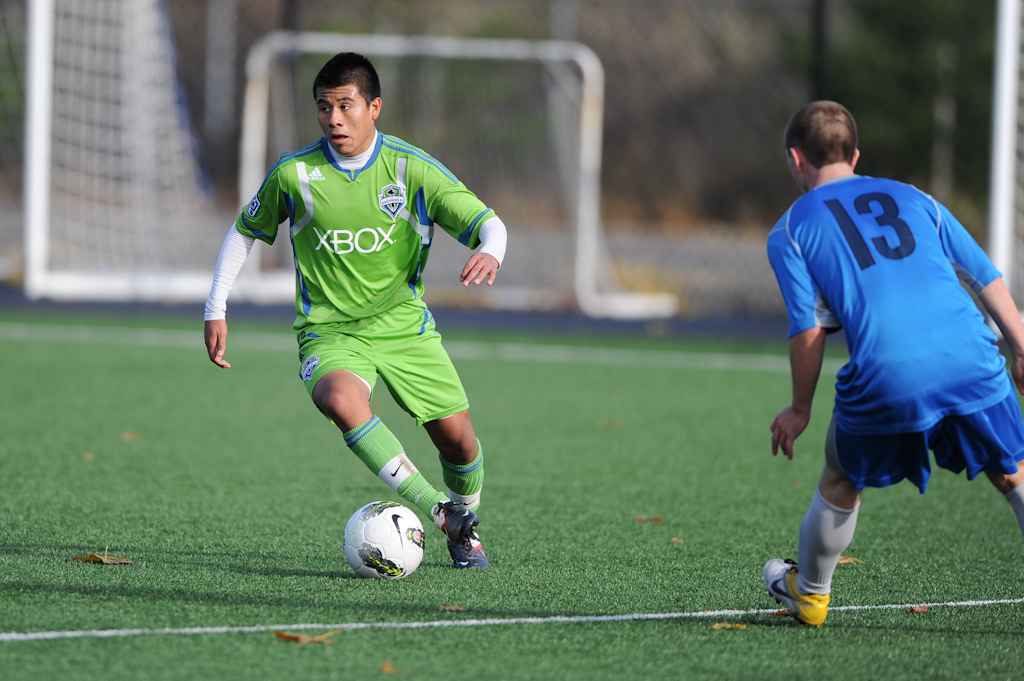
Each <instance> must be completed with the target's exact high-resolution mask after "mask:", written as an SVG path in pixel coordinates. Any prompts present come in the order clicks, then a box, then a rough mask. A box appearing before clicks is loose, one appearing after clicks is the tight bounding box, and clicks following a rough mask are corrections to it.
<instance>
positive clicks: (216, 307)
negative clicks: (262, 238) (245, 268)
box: [203, 225, 256, 321]
mask: <svg viewBox="0 0 1024 681" xmlns="http://www.w3.org/2000/svg"><path fill="white" fill-rule="evenodd" d="M255 242H256V239H254V238H252V237H251V236H245V235H244V234H242V233H241V232H239V231H238V230H237V229H236V228H235V226H234V225H231V229H229V230H228V235H227V236H226V237H224V245H223V246H221V247H220V255H219V256H218V257H217V268H216V269H215V270H214V271H213V286H211V287H210V297H209V298H207V299H206V313H205V314H204V315H203V319H204V320H205V321H210V320H211V319H224V318H225V317H227V313H228V293H230V292H231V285H232V284H234V283H235V277H237V276H238V273H239V272H241V271H242V265H244V264H245V259H246V258H247V257H249V251H251V250H252V245H253V244H254V243H255Z"/></svg>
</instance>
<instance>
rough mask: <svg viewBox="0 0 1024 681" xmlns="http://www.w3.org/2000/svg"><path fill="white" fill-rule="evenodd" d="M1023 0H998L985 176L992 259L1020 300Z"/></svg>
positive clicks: (1023, 290) (1023, 293)
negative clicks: (988, 167) (988, 145)
mask: <svg viewBox="0 0 1024 681" xmlns="http://www.w3.org/2000/svg"><path fill="white" fill-rule="evenodd" d="M1021 21H1022V12H1021V0H998V5H997V12H996V58H995V76H994V87H993V100H992V154H991V166H990V172H989V176H990V180H989V183H990V185H989V206H988V212H989V216H988V224H989V237H988V238H989V243H988V251H989V255H990V257H991V258H992V262H993V264H995V266H996V268H998V269H999V271H1000V272H1002V273H1003V278H1004V280H1005V282H1006V285H1007V287H1008V288H1009V289H1010V292H1011V293H1012V294H1013V296H1014V298H1015V299H1016V300H1017V301H1018V305H1020V304H1021V303H1022V301H1024V128H1022V126H1024V116H1022V110H1024V106H1022V105H1024V102H1022V101H1021V83H1020V81H1021V77H1022V76H1024V70H1022V67H1024V60H1022V49H1021V48H1022V46H1021Z"/></svg>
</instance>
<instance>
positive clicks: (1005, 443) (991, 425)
mask: <svg viewBox="0 0 1024 681" xmlns="http://www.w3.org/2000/svg"><path fill="white" fill-rule="evenodd" d="M929 449H931V450H932V452H933V453H934V455H935V463H936V464H938V465H939V466H940V467H941V468H945V469H946V470H949V471H952V472H953V473H960V471H963V470H966V471H967V479H968V480H973V479H974V478H975V476H977V475H978V474H979V473H981V472H982V471H991V472H993V473H1005V474H1013V473H1016V472H1017V462H1018V461H1024V418H1022V417H1021V410H1020V403H1019V402H1018V401H1017V395H1016V392H1015V391H1013V390H1011V391H1010V393H1009V395H1008V396H1007V397H1006V399H1004V400H1002V401H1000V402H997V403H996V404H994V405H992V406H991V407H988V408H987V409H982V410H981V411H978V412H975V413H973V414H967V415H963V416H947V417H945V418H944V419H942V420H941V421H939V422H938V423H937V424H935V425H934V426H932V427H931V428H929V429H928V430H926V431H924V432H918V433H896V434H889V435H857V434H853V433H847V432H845V431H844V430H843V429H842V428H841V427H839V426H838V425H837V424H836V421H835V416H834V415H833V417H832V423H831V424H830V425H829V429H828V437H827V438H826V441H825V463H826V465H827V466H829V467H830V468H832V469H834V470H838V471H841V472H842V473H845V474H846V476H847V477H848V478H849V479H850V481H851V482H852V483H853V486H854V487H856V488H857V489H863V488H864V487H888V486H889V485H894V484H896V483H897V482H899V481H901V480H903V479H904V478H906V479H908V480H910V481H911V482H912V483H914V485H916V486H917V488H918V489H919V490H921V494H924V491H925V488H926V487H927V486H928V477H929V476H930V475H931V465H930V461H929V459H928V450H929Z"/></svg>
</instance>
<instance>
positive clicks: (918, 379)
mask: <svg viewBox="0 0 1024 681" xmlns="http://www.w3.org/2000/svg"><path fill="white" fill-rule="evenodd" d="M768 258H769V260H770V261H771V264H772V268H773V269H774V270H775V276H776V278H777V279H778V282H779V287H780V288H781V289H782V296H783V298H784V299H785V301H786V309H787V311H788V313H789V335H790V336H793V335H795V334H797V333H800V332H801V331H805V330H807V329H809V328H812V327H816V326H820V327H826V328H828V327H839V326H842V328H843V329H844V332H845V334H846V342H847V345H848V347H849V350H850V361H849V363H848V364H846V365H845V366H844V367H843V368H842V369H840V371H839V374H838V376H837V378H836V422H837V424H838V425H839V426H840V427H842V429H843V430H845V431H846V432H849V433H864V434H870V433H875V434H882V433H903V432H916V431H924V430H926V429H927V428H930V427H931V426H933V425H934V424H936V423H938V422H939V421H940V420H941V419H942V418H943V417H945V416H947V415H951V414H971V413H974V412H976V411H979V410H981V409H985V408H986V407H988V406H991V405H993V404H995V403H997V402H999V401H1000V400H1002V399H1004V398H1005V397H1006V396H1007V394H1009V391H1010V390H1011V389H1012V387H1011V383H1010V380H1009V376H1008V374H1007V373H1006V364H1005V361H1004V360H1003V357H1002V355H1000V353H999V351H998V348H997V346H996V345H995V343H996V337H995V334H993V333H992V331H991V330H990V329H989V328H988V326H986V325H985V321H984V318H983V317H982V315H981V313H980V312H979V311H978V308H977V306H976V305H975V304H974V301H973V300H972V299H971V296H970V294H969V293H968V292H967V291H966V290H965V289H964V288H963V287H962V286H961V285H960V280H962V281H963V282H964V283H965V284H967V285H969V286H970V287H971V288H972V289H973V290H974V291H975V292H980V291H981V290H982V289H983V288H984V287H985V286H987V285H988V284H989V283H990V282H991V281H993V280H994V279H996V278H998V277H999V276H1000V274H999V272H998V271H997V270H996V269H995V267H994V266H993V265H992V262H991V261H990V260H989V259H988V256H986V255H985V252H984V251H982V249H981V247H980V246H978V244H977V242H975V241H974V239H973V238H972V237H971V236H970V234H968V233H967V230H965V229H964V227H963V225H961V224H960V223H959V222H958V221H957V220H956V218H954V217H953V215H952V213H950V212H949V210H947V209H946V208H945V207H944V206H942V205H941V204H939V203H938V202H937V201H935V199H933V198H932V197H931V196H929V195H927V194H925V193H924V192H922V191H920V190H919V189H917V188H915V187H912V186H910V185H907V184H903V183H900V182H895V181H893V180H886V179H878V178H872V177H863V176H856V175H855V176H851V177H848V178H842V179H838V180H835V181H832V182H829V183H826V184H824V185H821V186H819V187H817V188H816V189H814V190H812V191H810V192H808V193H806V194H805V195H803V196H802V197H800V198H799V199H797V201H796V202H795V203H794V204H793V205H792V206H791V207H790V209H789V210H788V211H787V212H786V214H785V215H783V216H782V218H781V219H780V220H779V222H778V223H777V224H776V225H775V227H774V228H773V229H772V231H771V233H770V234H769V235H768Z"/></svg>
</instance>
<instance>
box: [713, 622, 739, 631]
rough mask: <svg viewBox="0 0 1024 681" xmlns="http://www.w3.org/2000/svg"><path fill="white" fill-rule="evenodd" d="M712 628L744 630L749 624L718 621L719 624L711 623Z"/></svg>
mask: <svg viewBox="0 0 1024 681" xmlns="http://www.w3.org/2000/svg"><path fill="white" fill-rule="evenodd" d="M711 628H712V629H715V630H716V631H717V630H718V629H740V630H743V629H746V628H747V625H746V624H732V623H730V622H718V623H717V624H713V625H711Z"/></svg>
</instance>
